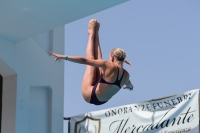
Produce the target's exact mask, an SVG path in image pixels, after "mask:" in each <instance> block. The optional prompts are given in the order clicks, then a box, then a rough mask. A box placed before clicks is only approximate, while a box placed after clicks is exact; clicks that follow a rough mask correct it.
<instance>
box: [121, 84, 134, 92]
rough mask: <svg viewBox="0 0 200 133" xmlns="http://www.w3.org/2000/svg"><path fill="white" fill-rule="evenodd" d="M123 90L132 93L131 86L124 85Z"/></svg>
mask: <svg viewBox="0 0 200 133" xmlns="http://www.w3.org/2000/svg"><path fill="white" fill-rule="evenodd" d="M123 89H129V90H130V91H132V90H133V85H132V86H127V85H124V86H123Z"/></svg>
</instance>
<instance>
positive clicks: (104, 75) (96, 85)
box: [50, 19, 133, 105]
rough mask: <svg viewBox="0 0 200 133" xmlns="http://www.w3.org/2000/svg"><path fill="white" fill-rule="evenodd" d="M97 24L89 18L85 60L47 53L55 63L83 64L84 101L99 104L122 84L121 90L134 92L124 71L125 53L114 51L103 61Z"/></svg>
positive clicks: (113, 93) (109, 97)
mask: <svg viewBox="0 0 200 133" xmlns="http://www.w3.org/2000/svg"><path fill="white" fill-rule="evenodd" d="M99 28H100V23H99V22H98V21H97V20H96V19H92V20H90V22H89V26H88V35H89V38H88V44H87V48H86V58H84V57H80V56H66V55H61V54H56V53H53V52H50V54H51V55H53V56H55V57H56V59H55V61H57V60H59V59H65V60H68V61H71V62H74V63H79V64H85V65H86V70H85V74H84V77H83V81H82V95H83V98H84V99H85V101H86V102H88V103H91V104H95V105H101V104H104V103H106V102H107V101H108V100H109V99H111V97H112V96H114V95H115V94H116V93H117V92H118V91H119V90H120V89H121V87H122V86H123V85H124V87H123V88H124V89H129V90H133V85H132V83H131V81H130V80H129V73H128V72H127V71H126V70H125V69H124V68H123V62H125V63H127V64H129V65H130V66H131V64H130V63H129V62H128V61H127V60H125V57H126V53H125V52H124V50H123V49H121V48H114V49H112V50H111V52H110V55H109V61H105V60H103V59H102V53H101V48H100V43H99V34H98V31H99Z"/></svg>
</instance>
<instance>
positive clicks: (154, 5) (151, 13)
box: [64, 0, 200, 132]
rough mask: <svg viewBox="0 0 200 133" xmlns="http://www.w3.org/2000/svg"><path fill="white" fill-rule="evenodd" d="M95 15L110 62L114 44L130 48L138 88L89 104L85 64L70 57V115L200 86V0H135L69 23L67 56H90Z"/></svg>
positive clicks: (67, 103)
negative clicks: (83, 89)
mask: <svg viewBox="0 0 200 133" xmlns="http://www.w3.org/2000/svg"><path fill="white" fill-rule="evenodd" d="M92 18H96V19H97V20H99V22H100V23H101V27H100V33H99V36H100V44H101V49H102V53H103V58H104V59H105V60H108V57H109V52H110V50H111V49H112V48H114V47H120V48H123V49H124V50H125V51H126V53H127V59H128V60H129V61H130V62H131V63H132V65H133V68H134V71H132V69H131V68H130V67H129V66H128V65H126V64H124V68H125V69H126V70H127V71H128V72H129V73H130V75H131V77H130V79H131V81H132V83H133V85H134V90H133V91H128V90H123V89H122V90H121V91H119V92H118V93H117V94H116V95H115V96H113V98H112V99H111V100H110V101H109V102H107V103H106V104H104V105H101V106H95V105H92V104H88V103H86V102H85V101H84V99H83V98H82V94H81V82H82V78H83V75H84V72H85V65H80V64H75V63H72V62H67V61H65V94H64V95H65V101H64V102H65V103H64V116H65V117H70V116H74V115H78V114H83V113H86V112H90V111H96V110H101V109H106V108H112V107H115V106H121V105H127V104H132V103H137V102H141V101H145V100H151V99H154V98H160V97H164V96H169V95H173V94H178V93H182V92H185V91H189V90H193V89H197V88H200V1H198V0H190V1H188V0H175V1H167V0H159V1H158V0H157V1H156V0H149V1H147V0H131V1H129V2H126V3H124V4H121V5H118V6H115V7H112V8H110V9H107V10H104V11H101V12H99V13H96V14H93V15H90V16H88V17H85V18H82V19H80V20H77V21H75V22H72V23H69V24H67V25H66V35H65V36H66V44H65V54H67V55H78V56H85V49H86V45H87V39H88V35H87V28H88V22H89V20H90V19H92ZM64 126H65V128H64V130H65V132H67V131H66V129H67V128H66V126H67V122H65V123H64Z"/></svg>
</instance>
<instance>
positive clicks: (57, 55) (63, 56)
mask: <svg viewBox="0 0 200 133" xmlns="http://www.w3.org/2000/svg"><path fill="white" fill-rule="evenodd" d="M49 54H50V55H53V56H55V57H56V58H55V61H57V60H59V59H65V58H66V56H65V55H62V54H56V53H54V52H51V51H50V52H49Z"/></svg>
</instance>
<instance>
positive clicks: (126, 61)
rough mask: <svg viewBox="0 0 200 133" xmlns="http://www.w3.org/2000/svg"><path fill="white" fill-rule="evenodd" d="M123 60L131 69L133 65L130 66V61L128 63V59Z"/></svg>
mask: <svg viewBox="0 0 200 133" xmlns="http://www.w3.org/2000/svg"><path fill="white" fill-rule="evenodd" d="M124 62H125V63H126V64H128V65H129V66H130V67H131V69H132V70H133V67H132V65H131V63H130V62H129V61H128V60H124Z"/></svg>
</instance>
